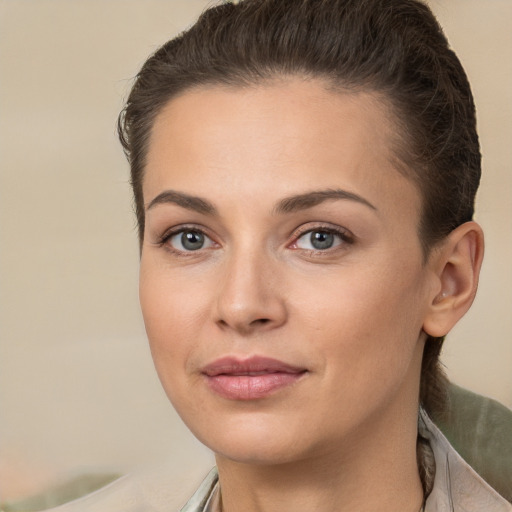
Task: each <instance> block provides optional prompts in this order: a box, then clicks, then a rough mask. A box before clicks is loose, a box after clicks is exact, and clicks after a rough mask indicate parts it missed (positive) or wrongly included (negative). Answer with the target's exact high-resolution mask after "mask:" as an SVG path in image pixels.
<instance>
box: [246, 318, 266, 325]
mask: <svg viewBox="0 0 512 512" xmlns="http://www.w3.org/2000/svg"><path fill="white" fill-rule="evenodd" d="M269 322H270V318H258V319H257V320H253V321H252V322H251V324H252V325H265V324H268V323H269Z"/></svg>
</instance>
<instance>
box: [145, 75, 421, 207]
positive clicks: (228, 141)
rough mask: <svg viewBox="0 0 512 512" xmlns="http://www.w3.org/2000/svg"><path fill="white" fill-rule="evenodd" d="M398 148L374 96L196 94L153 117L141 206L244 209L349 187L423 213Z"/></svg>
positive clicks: (314, 91)
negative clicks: (183, 202) (175, 200)
mask: <svg viewBox="0 0 512 512" xmlns="http://www.w3.org/2000/svg"><path fill="white" fill-rule="evenodd" d="M397 140H398V136H397V130H396V126H395V123H394V122H393V116H392V113H391V112H390V109H389V107H388V105H387V103H386V102H385V101H384V100H383V99H382V98H380V97H379V96H377V95H376V94H372V93H367V92H357V93H356V92H346V91H334V90H332V89H328V87H327V86H326V84H325V83H322V82H320V81H316V80H310V81H306V80H300V79H287V80H281V81H276V82H272V83H268V84H263V85H257V86H251V87H224V86H223V87H208V88H207V87H201V88H198V89H192V90H189V91H187V92H185V93H183V94H182V95H180V96H178V97H176V98H174V99H172V100H171V101H170V102H169V103H168V104H167V105H166V106H165V107H164V109H163V110H162V111H161V112H160V113H159V115H158V116H157V117H156V120H155V123H154V126H153V130H152V133H151V137H150V143H149V149H148V155H147V165H146V175H145V178H144V183H143V189H144V200H145V202H146V203H147V202H148V201H150V200H151V199H152V198H153V197H154V196H155V195H157V194H158V193H160V192H161V191H162V190H163V189H165V188H172V189H179V190H180V191H183V192H186V193H192V194H195V195H198V193H199V192H201V193H205V194H207V195H210V194H212V193H214V192H215V193H216V194H217V198H218V199H219V200H220V199H222V198H223V197H224V195H225V192H226V191H227V190H236V191H237V193H238V194H239V195H238V197H239V198H240V199H241V200H243V197H244V196H246V197H247V199H249V198H250V197H252V196H254V195H256V194H258V193H260V192H261V193H262V194H264V195H266V196H270V195H276V196H277V195H278V194H282V195H289V194H291V193H297V192H298V193H300V192H302V191H303V190H305V189H318V188H326V187H327V188H333V187H343V188H346V189H348V190H349V191H350V190H351V191H353V192H356V193H361V192H365V193H366V194H367V195H370V196H374V197H375V198H378V197H379V196H385V195H388V196H390V195H392V196H403V192H404V190H407V193H408V194H409V195H410V196H411V197H410V201H409V203H410V204H408V207H410V206H411V205H414V208H415V209H417V206H418V203H419V201H418V199H419V197H418V192H417V190H416V187H415V185H414V184H413V183H412V181H410V180H408V179H405V178H404V176H403V175H402V174H401V173H400V172H398V170H397V169H398V164H397V162H396V158H395V151H394V149H395V147H396V145H397ZM222 187H224V188H222ZM356 189H358V190H356ZM393 190H394V191H395V192H394V193H392V194H390V192H392V191H393ZM198 191H199V192H198ZM384 192H386V194H384ZM231 199H232V198H231ZM389 199H391V198H389ZM393 200H394V199H393ZM393 200H392V201H393ZM392 201H391V202H392Z"/></svg>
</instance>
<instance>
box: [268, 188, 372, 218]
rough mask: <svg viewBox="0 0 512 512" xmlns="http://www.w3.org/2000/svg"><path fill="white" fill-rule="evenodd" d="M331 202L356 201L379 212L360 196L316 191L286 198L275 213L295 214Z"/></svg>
mask: <svg viewBox="0 0 512 512" xmlns="http://www.w3.org/2000/svg"><path fill="white" fill-rule="evenodd" d="M329 200H349V201H355V202H357V203H360V204H363V205H365V206H368V207H369V208H371V209H372V210H377V208H376V207H375V206H374V205H373V204H371V203H370V202H369V201H367V200H366V199H365V198H364V197H361V196H359V195H358V194H355V193H353V192H349V191H347V190H342V189H327V190H316V191H312V192H306V193H304V194H299V195H295V196H291V197H286V198H284V199H282V200H281V201H279V202H278V203H277V205H276V206H275V208H274V213H275V214H283V213H293V212H296V211H299V210H306V209H308V208H313V207H314V206H317V205H319V204H321V203H323V202H324V201H329Z"/></svg>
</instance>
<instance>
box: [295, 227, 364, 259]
mask: <svg viewBox="0 0 512 512" xmlns="http://www.w3.org/2000/svg"><path fill="white" fill-rule="evenodd" d="M313 233H327V234H331V235H334V236H336V237H338V238H339V240H340V243H338V244H336V245H335V246H333V247H329V248H326V249H301V248H300V247H299V248H297V250H302V251H305V252H306V253H307V254H309V255H311V256H323V255H328V254H331V253H332V252H335V251H338V250H341V249H342V248H343V246H344V245H346V244H348V245H352V244H353V243H354V241H355V240H354V235H353V234H352V233H351V232H350V231H348V230H347V229H344V228H341V227H334V226H332V225H322V224H316V225H314V226H311V224H309V225H306V226H303V227H301V228H300V229H299V230H298V232H297V233H296V234H294V236H293V238H294V241H293V243H292V244H291V245H292V246H293V245H297V243H298V242H299V240H300V239H301V238H303V237H304V236H305V235H308V234H313ZM289 246H290V245H289ZM340 246H341V247H340Z"/></svg>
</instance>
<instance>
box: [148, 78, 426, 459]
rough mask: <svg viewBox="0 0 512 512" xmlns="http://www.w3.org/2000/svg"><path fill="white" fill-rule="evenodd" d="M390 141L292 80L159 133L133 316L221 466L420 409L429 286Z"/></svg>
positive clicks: (321, 446) (350, 104)
mask: <svg viewBox="0 0 512 512" xmlns="http://www.w3.org/2000/svg"><path fill="white" fill-rule="evenodd" d="M393 130H394V127H393V123H392V121H390V116H389V114H388V113H387V111H386V109H385V108H384V106H383V105H382V104H381V103H379V101H378V100H377V99H376V98H374V97H372V96H371V95H369V94H362V93H361V94H344V93H338V92H330V91H328V90H326V89H325V88H324V87H323V86H322V84H321V83H320V82H311V81H310V82H306V81H299V80H292V79H289V80H286V81H282V82H279V83H274V84H269V85H264V86H263V85H262V86H255V87H252V88H226V87H224V88H222V87H217V88H215V87H212V88H203V89H198V90H193V91H189V92H186V93H185V94H183V95H181V96H180V97H178V98H175V99H173V100H172V101H171V102H170V103H169V104H168V105H167V106H166V107H165V108H164V109H163V111H162V112H161V113H160V114H159V116H158V117H157V119H156V122H155V125H154V129H153V132H152V135H151V140H150V145H149V152H148V158H147V167H146V175H145V178H144V184H143V191H144V200H145V204H146V208H147V211H146V227H145V237H144V244H143V249H142V261H141V271H140V299H141V304H142V310H143V315H144V320H145V324H146V329H147V333H148V336H149V341H150V345H151V350H152V354H153V358H154V361H155V365H156V368H157V371H158V374H159V377H160V379H161V381H162V384H163V386H164V388H165V391H166V392H167V394H168V396H169V398H170V399H171V401H172V403H173V404H174V406H175V407H176V409H177V411H178V412H179V414H180V415H181V417H182V418H183V420H184V421H185V423H186V424H187V425H188V426H189V428H190V429H191V430H192V431H193V433H194V434H195V435H196V436H197V437H198V438H199V439H200V440H201V441H203V442H204V443H205V444H206V445H208V446H209V447H210V448H212V449H213V450H214V451H215V452H217V453H218V454H220V455H221V456H225V457H228V458H231V459H234V460H238V461H245V462H258V463H266V462H285V461H292V460H298V459H301V458H304V457H308V456H314V455H317V454H320V453H325V452H328V451H330V450H333V447H335V446H341V445H343V444H344V443H350V444H352V445H353V443H354V442H355V443H357V442H358V441H359V440H362V439H363V438H365V436H366V437H368V436H374V435H375V430H376V429H377V431H378V429H382V428H384V425H388V427H389V425H390V423H389V422H390V421H391V422H393V421H395V420H396V418H397V415H401V416H400V417H403V414H407V412H410V411H415V410H416V407H417V394H418V381H419V372H420V364H421V353H422V348H423V341H424V339H423V335H422V334H421V332H422V324H423V319H424V316H425V314H426V313H425V312H426V310H427V307H428V303H429V300H430V298H431V296H432V293H433V287H434V285H433V282H434V280H433V277H432V276H433V273H432V272H431V269H430V268H429V264H428V263H427V264H424V263H423V254H422V250H421V244H420V241H419V238H418V234H417V233H418V223H419V217H420V195H419V192H418V190H417V189H416V187H415V186H414V184H413V183H412V182H411V181H410V180H408V179H406V178H405V177H404V176H403V175H401V174H400V173H399V172H398V171H397V170H396V168H395V164H394V163H393V154H392V151H391V149H390V147H391V145H392V140H393Z"/></svg>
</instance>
